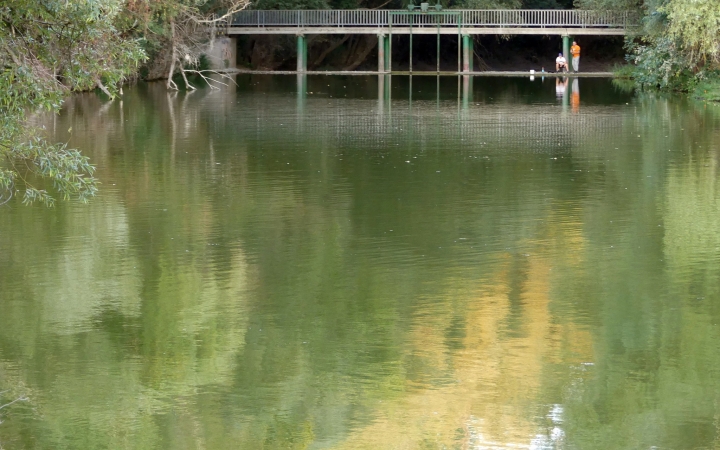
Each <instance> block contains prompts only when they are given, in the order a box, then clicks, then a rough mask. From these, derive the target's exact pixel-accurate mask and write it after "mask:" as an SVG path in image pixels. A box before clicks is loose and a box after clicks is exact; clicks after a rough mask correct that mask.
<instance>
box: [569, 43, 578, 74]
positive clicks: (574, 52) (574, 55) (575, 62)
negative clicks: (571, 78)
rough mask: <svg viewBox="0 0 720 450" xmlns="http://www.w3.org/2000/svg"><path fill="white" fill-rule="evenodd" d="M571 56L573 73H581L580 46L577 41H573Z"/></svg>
mask: <svg viewBox="0 0 720 450" xmlns="http://www.w3.org/2000/svg"><path fill="white" fill-rule="evenodd" d="M570 54H571V55H572V67H573V72H579V71H580V46H579V45H578V43H577V42H575V41H573V45H572V47H570Z"/></svg>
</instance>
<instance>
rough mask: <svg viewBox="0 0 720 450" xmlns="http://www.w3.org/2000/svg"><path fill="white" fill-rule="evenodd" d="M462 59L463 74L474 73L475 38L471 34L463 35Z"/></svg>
mask: <svg viewBox="0 0 720 450" xmlns="http://www.w3.org/2000/svg"><path fill="white" fill-rule="evenodd" d="M462 50H463V51H462V59H463V65H462V70H463V72H472V71H473V54H474V52H473V38H472V36H470V35H469V34H463V37H462Z"/></svg>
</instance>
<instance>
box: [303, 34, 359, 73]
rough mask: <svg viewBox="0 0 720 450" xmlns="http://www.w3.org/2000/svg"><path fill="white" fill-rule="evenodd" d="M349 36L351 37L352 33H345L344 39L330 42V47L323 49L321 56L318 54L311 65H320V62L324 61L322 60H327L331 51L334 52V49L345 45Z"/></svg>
mask: <svg viewBox="0 0 720 450" xmlns="http://www.w3.org/2000/svg"><path fill="white" fill-rule="evenodd" d="M349 38H350V35H349V34H346V35H345V36H344V37H343V38H342V39H340V40H339V41H335V42H333V43H332V44H330V47H328V48H326V49H325V50H323V51H322V53H320V56H318V57H317V58H316V59H315V61H313V63H312V64H311V66H312V67H313V68H315V67H317V66H319V65H320V63H322V62H323V61H324V60H325V58H327V56H328V55H329V54H330V53H332V52H333V51H335V49H337V48H338V47H340V46H341V45H343V44H344V43H345V42H347V40H348V39H349Z"/></svg>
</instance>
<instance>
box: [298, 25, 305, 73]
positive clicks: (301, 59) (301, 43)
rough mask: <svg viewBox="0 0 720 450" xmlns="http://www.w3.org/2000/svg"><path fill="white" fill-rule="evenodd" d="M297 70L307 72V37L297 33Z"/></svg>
mask: <svg viewBox="0 0 720 450" xmlns="http://www.w3.org/2000/svg"><path fill="white" fill-rule="evenodd" d="M297 71H298V72H307V39H306V38H305V35H304V34H298V35H297Z"/></svg>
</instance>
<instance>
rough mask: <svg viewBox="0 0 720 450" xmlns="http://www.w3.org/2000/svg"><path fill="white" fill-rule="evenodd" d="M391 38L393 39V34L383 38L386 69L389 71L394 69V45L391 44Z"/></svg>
mask: <svg viewBox="0 0 720 450" xmlns="http://www.w3.org/2000/svg"><path fill="white" fill-rule="evenodd" d="M390 39H392V35H390V36H388V37H386V38H385V39H383V41H384V42H385V51H384V54H385V70H386V71H387V72H390V71H391V70H392V61H391V59H392V46H391V45H390Z"/></svg>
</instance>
